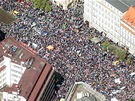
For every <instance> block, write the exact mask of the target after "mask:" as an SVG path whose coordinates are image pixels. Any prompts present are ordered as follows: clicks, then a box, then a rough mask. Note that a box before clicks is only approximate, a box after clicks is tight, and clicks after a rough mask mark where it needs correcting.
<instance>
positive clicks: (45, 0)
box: [31, 0, 51, 12]
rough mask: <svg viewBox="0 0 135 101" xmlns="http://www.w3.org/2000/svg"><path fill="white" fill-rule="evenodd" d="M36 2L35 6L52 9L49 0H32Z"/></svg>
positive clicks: (47, 10) (41, 8) (46, 9)
mask: <svg viewBox="0 0 135 101" xmlns="http://www.w3.org/2000/svg"><path fill="white" fill-rule="evenodd" d="M31 1H32V2H33V4H34V8H36V9H37V8H38V9H40V10H45V11H46V12H49V11H50V10H51V7H50V3H49V0H31Z"/></svg>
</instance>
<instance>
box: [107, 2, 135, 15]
mask: <svg viewBox="0 0 135 101" xmlns="http://www.w3.org/2000/svg"><path fill="white" fill-rule="evenodd" d="M106 1H107V2H108V3H110V4H111V5H112V6H114V7H115V8H117V9H118V10H120V11H121V12H122V13H124V12H125V11H127V10H128V9H129V7H130V6H131V5H134V4H135V0H106Z"/></svg>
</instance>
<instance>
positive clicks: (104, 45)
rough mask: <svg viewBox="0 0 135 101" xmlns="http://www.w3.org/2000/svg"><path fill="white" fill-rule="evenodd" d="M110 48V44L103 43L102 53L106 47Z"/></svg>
mask: <svg viewBox="0 0 135 101" xmlns="http://www.w3.org/2000/svg"><path fill="white" fill-rule="evenodd" d="M109 46H110V43H109V42H108V41H107V40H106V41H105V42H104V43H103V51H106V50H107V47H108V48H109Z"/></svg>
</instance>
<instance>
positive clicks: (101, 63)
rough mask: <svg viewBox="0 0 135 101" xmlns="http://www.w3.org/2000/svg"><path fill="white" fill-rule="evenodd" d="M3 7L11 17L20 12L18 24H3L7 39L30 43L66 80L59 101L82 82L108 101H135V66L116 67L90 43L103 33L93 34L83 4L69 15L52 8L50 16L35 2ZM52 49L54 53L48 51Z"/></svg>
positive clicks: (8, 3) (3, 4) (6, 3)
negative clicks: (130, 100)
mask: <svg viewBox="0 0 135 101" xmlns="http://www.w3.org/2000/svg"><path fill="white" fill-rule="evenodd" d="M0 5H1V8H3V9H5V10H6V11H8V12H9V13H12V12H13V11H14V10H16V11H17V12H18V14H17V15H15V17H16V21H15V22H14V23H12V24H10V25H5V24H3V23H1V24H0V30H2V31H3V32H5V33H7V35H6V37H9V36H11V37H14V38H15V39H16V40H17V41H22V42H24V43H26V44H27V45H28V46H29V47H31V48H33V49H34V50H35V51H37V53H38V55H39V56H40V57H42V58H44V59H46V60H47V61H48V62H49V63H50V64H51V65H52V67H53V68H55V70H56V71H57V72H59V73H60V74H61V75H62V77H63V78H64V81H63V83H62V84H61V86H60V88H59V90H58V91H56V92H55V94H56V97H55V100H56V101H59V99H60V98H65V96H66V94H67V92H68V90H69V88H70V87H71V86H72V85H73V84H74V83H75V82H79V81H82V82H85V83H87V84H89V85H91V86H92V88H93V89H95V90H97V91H98V92H100V93H102V94H103V95H104V96H105V97H106V98H107V100H108V101H111V98H114V97H115V98H117V99H118V100H119V101H128V100H129V99H132V98H134V99H135V64H134V63H132V64H131V65H127V64H126V63H125V62H123V61H119V62H118V63H117V64H115V65H114V64H113V62H114V61H117V58H116V57H115V56H114V55H111V54H110V53H108V51H106V52H103V51H102V47H100V45H99V44H95V43H94V42H92V41H90V39H89V36H90V35H91V36H93V37H94V36H96V37H102V33H100V32H98V31H97V30H94V31H91V28H89V26H88V24H87V23H85V22H84V21H83V2H78V4H77V6H75V7H71V8H69V9H68V10H65V11H64V10H62V7H58V6H57V5H54V4H51V11H50V12H48V13H46V12H44V11H42V10H38V9H34V7H33V4H32V3H31V2H29V3H28V5H27V6H26V5H25V3H17V2H15V1H13V0H12V1H8V0H4V1H3V2H1V4H0ZM49 45H51V46H53V47H54V49H53V50H49V49H47V48H46V47H47V46H49Z"/></svg>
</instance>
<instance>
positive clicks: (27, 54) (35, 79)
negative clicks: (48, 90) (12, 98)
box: [0, 37, 53, 99]
mask: <svg viewBox="0 0 135 101" xmlns="http://www.w3.org/2000/svg"><path fill="white" fill-rule="evenodd" d="M0 44H1V47H2V49H3V51H4V52H3V56H7V57H9V58H11V61H12V60H14V61H12V62H15V63H17V64H20V65H21V62H24V63H26V62H27V60H28V59H29V58H31V57H33V58H34V60H33V63H32V64H31V65H30V68H27V65H26V70H25V71H24V74H23V75H22V77H21V79H20V81H19V83H18V84H17V87H18V89H19V90H20V93H19V95H20V96H23V97H24V98H25V99H29V97H31V98H35V97H36V96H37V94H38V93H39V90H40V89H41V87H42V84H43V82H44V81H45V80H46V77H47V74H48V73H49V71H50V70H52V69H53V68H52V67H51V65H50V64H49V63H48V62H47V61H46V60H44V59H42V58H40V57H39V56H38V55H37V53H36V52H35V51H34V50H32V49H30V48H29V47H28V46H27V45H26V44H24V43H22V42H17V41H16V40H15V39H14V38H12V37H7V38H6V39H5V40H3V41H2V42H1V43H0ZM12 48H13V49H12ZM0 53H1V51H0ZM22 54H23V55H22ZM24 67H25V66H24ZM17 87H15V86H14V85H12V87H5V88H4V90H3V91H5V92H9V93H10V92H11V91H15V92H16V91H17ZM35 89H36V90H35Z"/></svg>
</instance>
